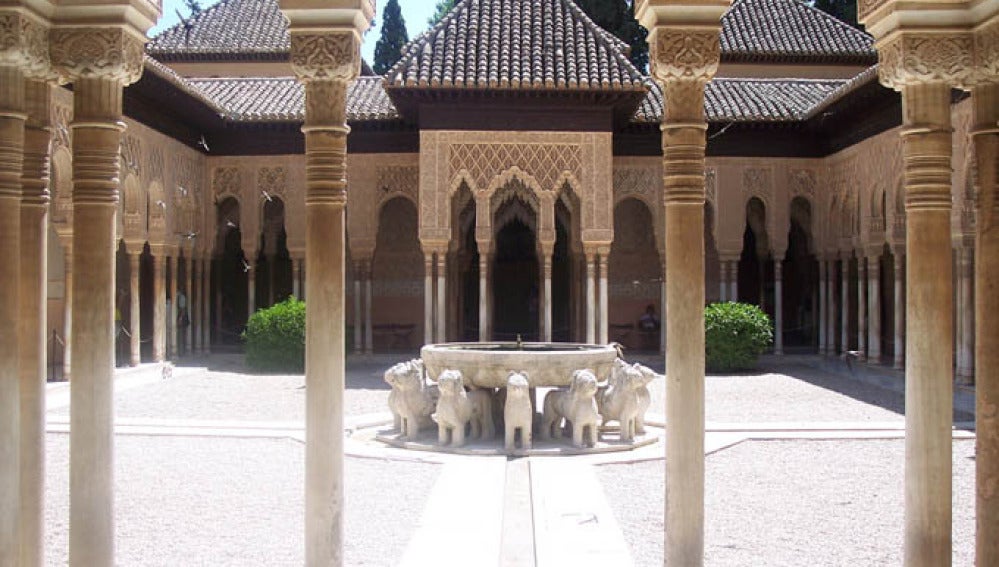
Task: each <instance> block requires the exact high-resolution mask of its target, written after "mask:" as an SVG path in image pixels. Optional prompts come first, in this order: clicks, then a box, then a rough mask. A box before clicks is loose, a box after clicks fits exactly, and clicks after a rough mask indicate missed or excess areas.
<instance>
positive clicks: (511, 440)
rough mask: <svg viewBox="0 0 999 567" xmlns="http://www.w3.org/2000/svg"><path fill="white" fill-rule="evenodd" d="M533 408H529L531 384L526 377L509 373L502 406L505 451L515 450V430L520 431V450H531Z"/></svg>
mask: <svg viewBox="0 0 999 567" xmlns="http://www.w3.org/2000/svg"><path fill="white" fill-rule="evenodd" d="M533 422H534V408H533V407H531V384H530V382H528V380H527V375H526V374H523V373H520V372H511V373H510V375H509V376H507V379H506V401H505V402H504V404H503V423H504V427H505V432H506V438H505V439H506V444H505V445H506V450H507V452H512V451H513V450H514V449H516V440H517V430H518V429H519V430H520V448H521V449H523V450H525V451H526V450H530V448H531V426H532V424H533Z"/></svg>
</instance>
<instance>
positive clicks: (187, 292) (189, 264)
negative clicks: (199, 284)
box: [184, 250, 194, 356]
mask: <svg viewBox="0 0 999 567" xmlns="http://www.w3.org/2000/svg"><path fill="white" fill-rule="evenodd" d="M193 291H194V259H193V258H191V251H190V250H188V251H187V252H186V253H185V255H184V301H185V305H184V311H186V312H187V326H186V327H184V353H185V354H186V355H187V356H191V354H192V353H193V352H194V329H193V327H194V305H193V303H192V301H193V295H192V292H193Z"/></svg>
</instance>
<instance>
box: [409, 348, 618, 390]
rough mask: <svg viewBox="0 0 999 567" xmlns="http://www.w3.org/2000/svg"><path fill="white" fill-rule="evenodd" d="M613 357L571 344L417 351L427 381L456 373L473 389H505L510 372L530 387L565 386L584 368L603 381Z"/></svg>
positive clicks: (609, 352)
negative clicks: (522, 377) (519, 374)
mask: <svg viewBox="0 0 999 567" xmlns="http://www.w3.org/2000/svg"><path fill="white" fill-rule="evenodd" d="M617 355H618V352H617V349H616V348H614V347H613V346H609V345H588V344H575V343H512V342H510V343H504V342H495V343H444V344H436V345H426V346H424V347H423V349H422V350H421V351H420V356H421V358H422V359H423V364H424V367H425V368H426V370H427V373H428V374H429V375H430V378H431V379H433V380H435V381H436V380H437V377H438V376H440V374H441V372H443V371H445V370H458V371H460V372H461V373H462V376H463V377H464V379H465V383H466V384H469V385H472V386H475V387H477V388H505V387H506V381H507V376H508V375H509V374H510V372H512V371H516V372H523V373H525V374H526V375H527V379H528V382H529V383H530V385H531V387H532V388H539V387H556V386H568V385H569V382H570V381H571V379H572V373H573V372H575V371H576V370H580V369H584V368H587V369H589V370H592V371H593V373H594V374H595V375H596V377H597V379H598V380H606V379H607V378H608V377H609V376H610V373H611V368H612V367H613V365H614V359H615V358H617Z"/></svg>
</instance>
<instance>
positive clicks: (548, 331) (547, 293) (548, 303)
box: [541, 244, 554, 343]
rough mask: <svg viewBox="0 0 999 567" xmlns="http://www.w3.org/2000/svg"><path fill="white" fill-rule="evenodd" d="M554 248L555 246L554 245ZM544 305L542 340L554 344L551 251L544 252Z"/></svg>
mask: <svg viewBox="0 0 999 567" xmlns="http://www.w3.org/2000/svg"><path fill="white" fill-rule="evenodd" d="M552 246H554V244H553V245H552ZM543 271H544V276H543V279H544V288H543V292H544V298H543V299H544V305H543V308H542V309H543V311H542V321H541V323H542V329H543V333H544V334H543V335H542V340H543V341H544V342H547V343H550V342H552V251H551V250H550V249H548V250H545V252H544V262H543Z"/></svg>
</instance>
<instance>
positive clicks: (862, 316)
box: [857, 254, 867, 360]
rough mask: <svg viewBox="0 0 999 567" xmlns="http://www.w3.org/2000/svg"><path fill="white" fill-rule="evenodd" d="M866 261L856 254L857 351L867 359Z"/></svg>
mask: <svg viewBox="0 0 999 567" xmlns="http://www.w3.org/2000/svg"><path fill="white" fill-rule="evenodd" d="M866 295H867V262H866V261H865V260H864V257H863V256H862V255H860V254H858V255H857V351H858V352H859V353H860V359H861V360H867V297H866Z"/></svg>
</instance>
